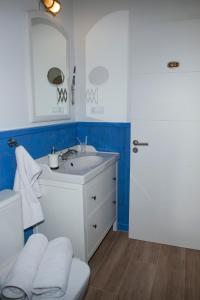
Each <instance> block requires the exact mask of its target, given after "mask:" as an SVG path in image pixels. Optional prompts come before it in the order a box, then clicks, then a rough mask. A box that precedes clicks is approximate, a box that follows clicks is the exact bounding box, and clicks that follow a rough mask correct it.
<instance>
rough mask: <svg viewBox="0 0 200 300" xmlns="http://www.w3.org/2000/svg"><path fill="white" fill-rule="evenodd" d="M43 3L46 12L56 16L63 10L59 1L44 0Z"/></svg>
mask: <svg viewBox="0 0 200 300" xmlns="http://www.w3.org/2000/svg"><path fill="white" fill-rule="evenodd" d="M42 3H43V5H44V7H45V8H46V10H47V11H48V12H50V13H51V14H52V15H54V16H56V15H57V14H58V13H59V11H60V10H61V4H60V2H59V1H58V0H42Z"/></svg>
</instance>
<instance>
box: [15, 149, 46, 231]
mask: <svg viewBox="0 0 200 300" xmlns="http://www.w3.org/2000/svg"><path fill="white" fill-rule="evenodd" d="M15 154H16V160H17V170H16V173H15V182H14V190H15V191H16V192H20V193H21V197H22V210H23V224H24V229H26V228H29V227H31V226H33V225H35V224H37V223H39V222H41V221H43V220H44V216H43V212H42V208H41V205H40V202H39V200H38V198H39V197H41V192H40V186H39V183H38V177H39V175H40V174H41V172H42V170H41V168H40V166H39V165H38V164H37V163H36V161H35V160H34V159H33V158H32V157H31V156H30V154H29V153H28V152H27V151H26V150H25V149H24V147H23V146H19V147H17V148H16V151H15Z"/></svg>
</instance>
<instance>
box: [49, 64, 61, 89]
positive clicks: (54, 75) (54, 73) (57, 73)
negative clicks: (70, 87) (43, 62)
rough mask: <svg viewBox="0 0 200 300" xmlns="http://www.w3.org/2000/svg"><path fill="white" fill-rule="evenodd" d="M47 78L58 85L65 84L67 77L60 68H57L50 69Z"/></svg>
mask: <svg viewBox="0 0 200 300" xmlns="http://www.w3.org/2000/svg"><path fill="white" fill-rule="evenodd" d="M47 78H48V80H49V82H50V83H52V84H56V85H59V84H61V83H63V82H64V80H65V76H64V74H63V72H62V71H61V70H60V69H59V68H56V67H53V68H51V69H49V71H48V74H47Z"/></svg>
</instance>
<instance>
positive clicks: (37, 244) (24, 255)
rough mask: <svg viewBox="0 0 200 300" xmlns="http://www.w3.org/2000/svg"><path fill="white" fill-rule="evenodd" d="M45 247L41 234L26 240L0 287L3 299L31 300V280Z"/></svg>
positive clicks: (45, 242) (44, 240) (46, 243)
mask: <svg viewBox="0 0 200 300" xmlns="http://www.w3.org/2000/svg"><path fill="white" fill-rule="evenodd" d="M47 246H48V240H47V238H46V237H45V236H44V235H43V234H40V233H38V234H33V235H32V236H31V237H30V238H29V239H28V241H27V243H26V245H25V246H24V248H23V250H22V251H21V252H20V254H19V256H18V258H17V260H16V262H15V264H14V266H13V267H12V268H11V270H10V272H9V273H8V276H7V278H6V279H5V282H4V284H3V286H2V287H1V295H2V296H3V297H4V298H5V299H32V292H31V289H32V285H33V280H34V277H35V275H36V272H37V269H38V267H39V264H40V262H41V260H42V257H43V255H44V253H45V250H46V249H47ZM4 298H3V299H4Z"/></svg>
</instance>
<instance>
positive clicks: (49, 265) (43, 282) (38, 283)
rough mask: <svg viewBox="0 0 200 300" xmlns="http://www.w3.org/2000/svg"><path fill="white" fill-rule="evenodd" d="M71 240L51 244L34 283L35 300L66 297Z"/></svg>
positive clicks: (61, 240) (59, 240) (62, 239)
mask: <svg viewBox="0 0 200 300" xmlns="http://www.w3.org/2000/svg"><path fill="white" fill-rule="evenodd" d="M72 256H73V250H72V245H71V242H70V240H69V239H67V238H64V237H61V238H57V239H55V240H52V241H50V242H49V244H48V247H47V249H46V251H45V254H44V256H43V258H42V261H41V264H40V266H39V268H38V272H37V274H36V276H35V279H34V282H33V289H32V293H33V298H32V299H33V300H34V299H35V300H39V299H52V298H53V299H54V298H58V297H62V296H64V294H65V292H66V289H67V284H68V279H69V274H70V269H71V263H72Z"/></svg>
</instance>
